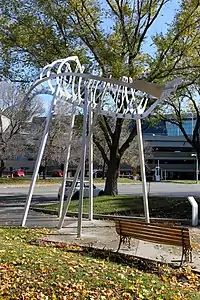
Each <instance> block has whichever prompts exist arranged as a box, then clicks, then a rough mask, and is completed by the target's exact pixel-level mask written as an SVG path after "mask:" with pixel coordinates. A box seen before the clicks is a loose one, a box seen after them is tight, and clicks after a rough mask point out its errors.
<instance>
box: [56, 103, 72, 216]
mask: <svg viewBox="0 0 200 300" xmlns="http://www.w3.org/2000/svg"><path fill="white" fill-rule="evenodd" d="M75 114H76V106H75V105H74V106H73V107H72V114H71V121H70V132H69V136H68V141H67V142H68V146H67V157H66V161H65V165H64V172H63V180H62V186H61V193H60V202H59V209H58V217H59V219H60V218H61V216H62V210H63V204H64V197H65V186H66V180H67V172H68V165H69V158H70V152H71V144H72V135H73V128H74V121H75Z"/></svg>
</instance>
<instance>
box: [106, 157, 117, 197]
mask: <svg viewBox="0 0 200 300" xmlns="http://www.w3.org/2000/svg"><path fill="white" fill-rule="evenodd" d="M119 164H120V160H119V159H117V158H116V157H112V156H111V160H110V161H109V163H108V169H107V173H106V184H105V194H106V195H112V196H116V195H118V188H117V179H118V175H119Z"/></svg>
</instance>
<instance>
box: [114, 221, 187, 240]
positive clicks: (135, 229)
mask: <svg viewBox="0 0 200 300" xmlns="http://www.w3.org/2000/svg"><path fill="white" fill-rule="evenodd" d="M121 227H122V228H123V229H124V230H125V229H126V230H131V231H133V232H141V231H144V232H146V233H149V234H151V235H152V234H160V235H167V236H172V237H177V238H178V237H180V238H182V237H185V238H189V231H188V230H181V229H180V230H179V232H178V231H177V232H172V231H170V232H168V230H163V228H150V227H148V226H147V227H146V228H144V227H143V228H140V227H133V226H131V225H130V224H123V225H120V224H116V228H119V231H120V228H121Z"/></svg>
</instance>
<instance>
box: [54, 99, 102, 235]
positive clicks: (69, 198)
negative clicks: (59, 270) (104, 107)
mask: <svg viewBox="0 0 200 300" xmlns="http://www.w3.org/2000/svg"><path fill="white" fill-rule="evenodd" d="M100 107H101V102H100V103H99V104H98V108H97V110H96V117H95V119H94V118H93V122H92V125H91V127H90V131H89V134H88V136H87V141H86V145H87V146H88V145H89V143H90V137H91V135H92V133H93V131H94V125H95V124H96V119H97V116H98V112H99V108H100ZM81 168H82V165H81V163H80V162H79V165H78V167H77V169H76V173H75V175H74V180H73V182H72V185H71V187H70V190H69V194H68V197H67V200H66V202H65V204H64V206H63V212H62V217H61V219H60V221H59V223H58V228H59V229H60V228H62V227H63V224H64V220H65V215H66V213H67V211H68V208H69V204H70V201H71V197H72V195H73V192H74V187H75V184H76V181H77V179H78V176H79V173H80V171H81Z"/></svg>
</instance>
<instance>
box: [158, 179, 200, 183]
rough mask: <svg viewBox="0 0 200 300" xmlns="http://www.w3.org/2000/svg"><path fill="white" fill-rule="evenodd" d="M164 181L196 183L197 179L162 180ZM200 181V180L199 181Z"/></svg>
mask: <svg viewBox="0 0 200 300" xmlns="http://www.w3.org/2000/svg"><path fill="white" fill-rule="evenodd" d="M162 182H172V183H184V184H195V183H197V182H196V180H178V179H177V180H175V179H174V180H162ZM198 183H200V181H198Z"/></svg>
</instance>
